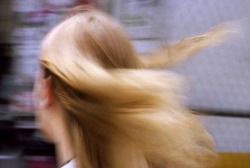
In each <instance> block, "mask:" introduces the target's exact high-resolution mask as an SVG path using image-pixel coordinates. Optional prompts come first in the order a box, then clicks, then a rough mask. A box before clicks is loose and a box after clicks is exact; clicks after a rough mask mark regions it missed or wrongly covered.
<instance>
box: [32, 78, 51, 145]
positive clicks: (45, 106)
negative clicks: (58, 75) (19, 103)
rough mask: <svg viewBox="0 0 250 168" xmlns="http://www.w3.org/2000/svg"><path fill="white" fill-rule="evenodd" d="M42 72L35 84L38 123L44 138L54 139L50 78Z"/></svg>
mask: <svg viewBox="0 0 250 168" xmlns="http://www.w3.org/2000/svg"><path fill="white" fill-rule="evenodd" d="M42 76H43V75H42V74H40V75H39V76H38V78H37V79H36V81H35V85H34V91H33V92H34V97H35V106H36V124H37V125H38V127H39V131H40V132H41V133H42V135H43V136H44V138H45V139H46V140H48V141H52V129H51V124H52V123H51V122H52V120H53V118H52V115H51V112H50V111H51V108H50V106H49V104H50V103H51V102H50V101H51V100H50V99H51V98H50V89H49V88H50V86H49V85H50V79H48V78H47V79H45V78H43V77H42Z"/></svg>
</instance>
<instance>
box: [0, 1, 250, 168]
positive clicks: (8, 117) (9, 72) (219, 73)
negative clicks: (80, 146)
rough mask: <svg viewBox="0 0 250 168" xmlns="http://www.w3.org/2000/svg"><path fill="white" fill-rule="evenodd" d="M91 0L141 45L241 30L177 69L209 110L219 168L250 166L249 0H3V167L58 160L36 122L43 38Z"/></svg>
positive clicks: (37, 166) (41, 166) (194, 105)
mask: <svg viewBox="0 0 250 168" xmlns="http://www.w3.org/2000/svg"><path fill="white" fill-rule="evenodd" d="M79 4H90V5H93V6H95V7H97V8H100V9H102V10H104V11H106V12H108V13H110V14H111V15H113V16H114V17H115V18H117V19H118V20H119V21H120V22H121V23H122V24H123V25H124V27H125V29H126V30H127V32H128V33H129V35H130V37H131V40H132V42H133V44H134V46H135V48H136V49H137V51H138V52H140V53H147V52H150V51H152V50H153V49H154V48H155V47H157V46H161V45H162V44H165V43H172V42H175V41H177V40H180V39H183V38H185V37H190V36H194V35H198V34H201V33H203V32H205V31H207V30H208V29H209V28H211V27H213V26H215V25H217V24H220V23H222V22H226V21H233V22H234V23H235V24H236V25H238V27H237V30H238V33H237V34H235V35H233V36H231V37H230V38H229V39H228V40H227V41H226V42H224V43H222V44H220V45H216V46H211V47H208V48H206V49H204V50H203V51H201V52H199V53H197V54H196V55H195V56H194V57H192V58H191V59H189V60H187V61H186V62H185V63H183V64H181V65H178V66H177V67H175V68H173V69H171V71H174V72H176V73H178V74H181V75H183V76H185V77H186V80H187V85H188V86H187V89H186V91H185V92H184V93H183V94H184V95H185V96H186V98H187V99H186V100H185V102H184V103H185V105H187V106H188V107H189V108H191V109H193V110H195V111H196V112H198V113H201V114H203V115H201V117H200V119H201V120H202V122H204V124H205V126H206V127H207V128H208V130H209V131H210V132H211V134H212V136H213V137H214V139H215V141H216V149H217V151H218V153H219V154H220V162H219V164H218V165H217V167H218V168H233V167H234V168H249V167H250V130H249V128H250V70H249V67H250V47H249V46H248V45H249V44H250V38H249V37H250V35H249V34H250V20H249V17H250V13H249V11H250V1H249V0H240V1H235V0H209V1H208V0H188V1H185V0H1V1H0V49H1V50H0V167H1V168H54V167H56V161H55V152H54V146H53V145H52V144H48V143H45V142H44V141H43V140H42V139H41V136H40V134H39V132H38V131H37V125H36V124H35V123H34V107H33V102H32V88H33V83H34V80H35V77H36V75H37V73H38V70H39V63H38V55H39V47H40V43H41V39H42V38H43V37H44V35H45V34H46V33H47V32H48V31H49V30H50V28H51V27H53V26H54V25H55V24H56V23H58V22H59V21H60V19H61V16H62V14H63V13H64V12H66V11H68V10H69V9H70V8H71V7H73V6H76V5H79Z"/></svg>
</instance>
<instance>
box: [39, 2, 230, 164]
mask: <svg viewBox="0 0 250 168" xmlns="http://www.w3.org/2000/svg"><path fill="white" fill-rule="evenodd" d="M225 34H226V33H225V31H223V28H215V29H213V30H211V31H210V32H208V33H206V34H204V35H201V36H197V37H194V38H189V39H184V40H182V41H180V42H177V43H176V44H173V45H170V46H165V47H162V48H159V49H157V50H156V52H153V53H151V54H149V55H148V56H147V57H146V56H144V57H140V56H139V55H138V54H137V53H136V51H135V50H134V48H133V46H132V44H131V42H130V39H129V38H128V36H127V35H126V34H125V33H124V31H123V30H122V28H121V27H120V25H119V24H118V23H117V22H116V21H114V20H113V19H112V18H110V16H107V15H106V14H104V13H102V12H100V11H98V10H96V9H93V8H90V7H86V6H80V7H76V8H74V9H72V10H71V11H70V12H69V13H68V14H66V16H65V19H64V20H63V21H62V22H61V23H59V24H58V25H57V26H56V27H55V28H54V29H53V30H52V31H51V32H50V33H49V34H48V35H47V36H46V38H45V39H44V41H43V45H42V50H41V57H40V59H41V63H42V66H43V68H44V71H45V72H46V74H47V75H50V76H51V77H52V84H53V90H54V94H55V96H56V98H57V99H58V100H59V102H60V103H61V104H62V106H63V108H64V111H65V115H66V116H67V123H68V131H69V132H70V134H71V137H72V142H73V147H74V151H75V152H76V161H77V167H78V168H204V167H207V166H210V165H211V163H213V162H214V159H215V158H216V154H215V152H214V144H213V141H212V139H211V137H210V135H209V134H208V133H207V131H206V130H205V129H204V128H203V126H202V125H201V124H200V122H199V121H198V120H197V118H196V116H195V115H194V114H192V113H191V112H190V111H189V110H187V109H186V108H185V107H183V106H182V105H181V102H180V98H181V96H180V95H179V87H180V86H179V85H180V83H179V78H178V77H176V76H175V75H174V74H171V73H167V72H164V73H163V72H160V71H156V70H153V69H152V68H162V67H169V66H172V65H175V64H176V63H178V62H180V61H181V60H183V59H185V58H187V57H188V56H189V55H191V54H193V53H195V52H196V51H198V50H200V49H202V48H204V47H206V46H208V45H210V44H214V43H216V42H219V41H220V40H221V38H222V37H224V35H225Z"/></svg>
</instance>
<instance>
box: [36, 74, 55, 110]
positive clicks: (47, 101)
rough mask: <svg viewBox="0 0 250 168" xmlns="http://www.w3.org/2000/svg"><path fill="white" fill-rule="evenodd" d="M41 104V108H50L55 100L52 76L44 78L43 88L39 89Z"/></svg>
mask: <svg viewBox="0 0 250 168" xmlns="http://www.w3.org/2000/svg"><path fill="white" fill-rule="evenodd" d="M39 92H40V93H39V106H40V107H41V108H48V107H50V106H51V105H53V104H54V102H55V97H54V94H53V90H52V81H51V76H49V77H47V78H44V79H42V81H41V89H40V91H39Z"/></svg>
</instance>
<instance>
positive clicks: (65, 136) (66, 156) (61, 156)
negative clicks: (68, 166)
mask: <svg viewBox="0 0 250 168" xmlns="http://www.w3.org/2000/svg"><path fill="white" fill-rule="evenodd" d="M52 129H53V130H52V131H53V139H54V142H55V148H56V155H57V162H58V165H60V166H62V165H64V164H65V163H67V162H68V161H70V160H72V159H73V158H74V152H73V146H72V142H71V138H70V134H69V132H68V128H67V125H66V122H65V120H64V116H63V113H60V116H57V117H56V120H54V122H53V127H52Z"/></svg>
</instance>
